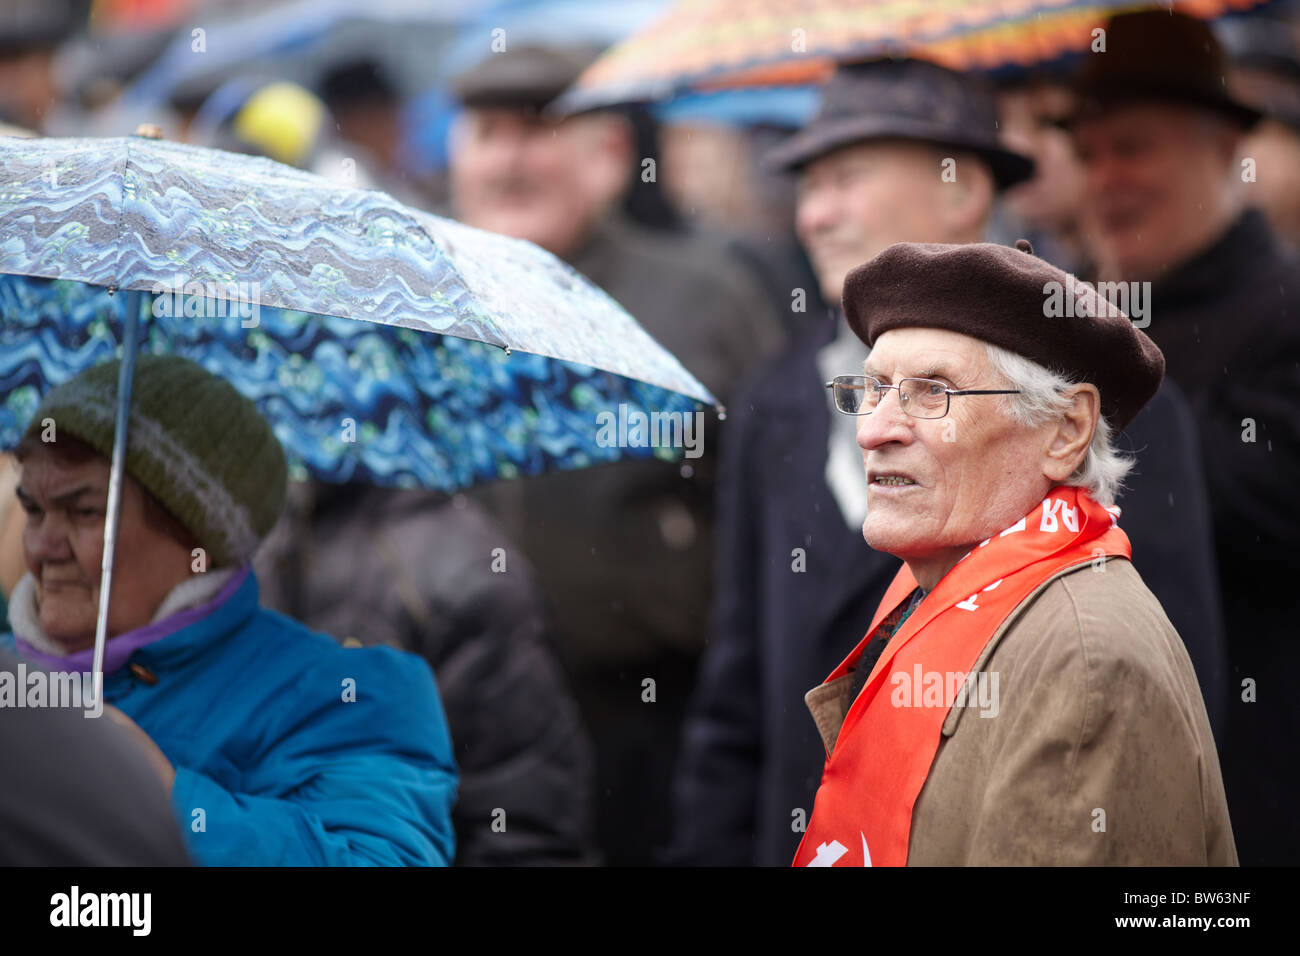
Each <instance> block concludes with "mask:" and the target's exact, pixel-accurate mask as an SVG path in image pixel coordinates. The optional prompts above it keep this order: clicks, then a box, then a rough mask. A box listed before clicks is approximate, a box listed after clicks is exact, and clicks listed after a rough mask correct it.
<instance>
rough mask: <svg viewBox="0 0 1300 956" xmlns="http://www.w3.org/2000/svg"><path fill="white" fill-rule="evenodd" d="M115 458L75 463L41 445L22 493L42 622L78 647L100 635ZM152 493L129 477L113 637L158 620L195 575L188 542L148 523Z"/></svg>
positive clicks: (28, 464) (28, 465)
mask: <svg viewBox="0 0 1300 956" xmlns="http://www.w3.org/2000/svg"><path fill="white" fill-rule="evenodd" d="M108 476H109V463H108V461H107V459H104V458H100V457H98V456H96V457H94V458H91V459H88V460H86V461H82V462H78V463H75V464H72V463H68V462H65V461H61V460H60V459H58V458H56V457H55V456H54V455H52V454H49V453H43V452H40V451H36V452H34V453H32V454H31V455H29V456H28V457H27V459H26V460H25V461H24V462H23V466H22V478H21V480H20V482H19V485H18V491H17V494H18V499H19V501H20V502H21V503H22V506H23V510H24V511H26V512H27V527H26V529H25V530H24V531H23V559H24V560H25V562H26V564H27V570H28V571H30V572H31V574H32V576H33V577H35V579H36V595H37V606H38V609H39V612H40V623H41V628H42V629H43V630H44V631H45V634H46V635H47V636H48V637H49V638H50V639H51V640H54V641H56V642H58V643H59V644H60V645H62V646H63V647H64V649H65V650H66V651H67V652H69V653H71V652H73V651H78V650H82V649H84V648H86V647H90V646H91V645H93V644H94V641H95V619H96V615H97V613H98V610H99V577H100V569H101V563H102V561H103V554H104V512H105V509H106V508H107V502H108ZM147 513H148V512H147V509H146V507H145V492H144V490H143V488H141V486H140V485H139V484H138V483H137V482H136V481H135V480H134V479H133V478H131V477H130V476H127V477H126V479H125V480H124V481H123V483H122V507H121V518H120V522H119V526H118V537H117V560H116V563H115V564H114V568H113V593H112V600H111V601H110V602H109V617H108V634H109V636H110V637H112V636H114V635H117V634H121V633H124V632H126V631H130V630H134V629H135V628H138V627H142V626H143V625H145V624H148V623H149V621H150V620H152V618H153V616H154V613H155V612H156V611H157V609H158V606H159V605H160V604H161V603H162V600H163V598H164V597H165V596H166V595H167V593H168V592H169V591H170V590H171V589H172V588H174V587H175V586H176V585H177V584H179V583H180V582H181V581H183V580H184V579H185V578H186V577H188V576H189V574H190V563H191V560H192V558H191V555H190V549H189V547H188V545H187V544H185V543H184V542H182V541H180V540H178V539H177V538H176V537H175V536H174V535H173V534H172V533H170V532H169V531H168V530H167V529H164V528H161V527H157V526H155V525H150V524H149V523H148V522H147V519H146V515H147Z"/></svg>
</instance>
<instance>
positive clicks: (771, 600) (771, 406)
mask: <svg viewBox="0 0 1300 956" xmlns="http://www.w3.org/2000/svg"><path fill="white" fill-rule="evenodd" d="M834 332H835V326H834V323H833V322H831V321H812V322H810V323H809V324H808V325H807V326H806V327H805V328H804V329H803V330H802V332H801V333H800V334H799V335H798V336H797V337H796V338H795V339H794V340H793V341H792V343H791V345H790V348H789V349H788V350H787V351H786V352H785V353H784V354H783V355H782V356H781V357H780V358H778V359H777V360H776V361H775V363H774V364H773V365H771V366H770V367H769V368H767V369H765V370H764V371H763V372H762V373H760V374H759V375H758V376H757V378H756V379H755V380H753V381H752V382H751V383H750V384H749V386H748V387H747V388H746V389H745V390H744V391H743V392H742V393H741V395H740V398H739V399H738V400H737V401H735V402H734V403H733V404H732V406H731V409H730V412H731V415H730V420H729V423H728V424H729V428H730V431H729V433H728V436H727V439H728V440H727V443H726V446H725V447H724V449H723V460H722V464H721V469H720V473H719V494H718V525H717V531H716V549H717V563H716V569H717V570H716V593H715V615H714V619H713V627H712V635H711V639H710V643H709V648H708V650H707V652H706V654H705V658H704V661H703V663H702V666H701V672H700V678H699V683H698V685H697V687H696V693H695V697H694V699H693V702H692V709H691V716H690V717H689V718H688V721H687V725H686V728H685V733H684V737H683V744H682V755H681V758H680V762H679V772H678V774H677V778H676V781H675V799H674V810H675V828H674V839H673V844H672V847H671V848H670V850H669V852H668V854H667V857H668V859H669V860H671V861H673V862H679V863H707V864H733V865H738V864H747V863H751V862H753V863H758V864H760V865H788V864H789V862H790V860H791V859H792V858H793V856H794V851H795V848H796V846H797V845H798V842H799V838H800V835H801V834H800V833H799V832H796V830H795V829H794V825H795V824H796V823H797V822H798V820H799V819H801V818H802V819H805V820H806V818H807V817H808V816H809V815H810V814H811V811H812V802H813V796H814V795H815V793H816V790H817V785H818V783H819V781H820V779H821V771H822V763H823V760H824V758H825V750H824V749H823V746H822V742H821V738H820V737H819V736H818V733H817V729H816V727H815V725H814V724H813V721H812V718H811V717H810V716H809V714H808V711H807V708H806V707H805V706H804V700H803V695H804V693H805V692H806V691H807V690H809V689H810V688H812V687H814V686H816V685H817V684H819V683H821V682H822V681H823V680H825V678H826V675H828V674H829V673H830V672H831V671H832V670H833V669H834V668H835V666H836V665H838V664H839V663H840V661H841V660H843V659H844V657H845V655H846V654H848V653H849V651H851V650H852V649H853V647H854V646H855V645H856V644H857V643H858V641H860V640H861V639H862V636H863V634H864V633H865V631H866V628H867V626H868V625H869V624H870V622H871V617H872V615H873V613H874V612H875V610H876V606H877V604H878V603H879V602H880V599H881V597H882V596H883V594H884V591H885V589H886V587H888V585H889V582H890V581H891V580H892V579H893V577H894V574H895V573H896V572H897V570H898V568H899V566H900V562H899V561H898V559H897V558H894V557H892V556H890V555H888V554H883V553H881V552H878V551H873V550H871V549H870V548H869V547H867V545H866V543H865V542H864V541H863V540H862V534H861V532H860V530H857V529H850V528H849V527H848V526H847V525H846V524H845V522H844V519H843V518H842V516H841V513H840V509H839V506H838V504H837V503H836V501H835V499H834V497H833V495H832V493H831V491H830V489H829V488H828V487H827V485H826V481H825V477H824V472H825V463H826V445H827V438H828V430H829V427H830V416H831V414H832V413H831V411H830V410H829V408H828V406H827V401H826V395H825V389H824V387H823V383H822V381H821V380H820V378H819V375H818V371H817V365H816V357H817V352H818V350H819V349H820V348H821V347H822V346H823V345H824V344H826V343H827V342H829V341H830V339H831V337H832V336H833V334H834ZM1117 442H1118V444H1119V447H1121V448H1124V449H1128V450H1134V451H1137V452H1138V459H1139V465H1138V468H1137V469H1135V472H1134V473H1133V475H1132V477H1131V478H1130V481H1129V485H1130V490H1129V491H1128V493H1127V494H1126V495H1125V496H1124V497H1123V498H1121V499H1120V501H1119V504H1120V506H1121V507H1122V508H1123V516H1122V518H1121V527H1122V528H1124V530H1125V531H1126V532H1127V533H1128V535H1129V538H1130V539H1131V541H1132V543H1133V560H1134V565H1135V567H1136V568H1137V569H1138V571H1139V572H1140V573H1141V574H1142V576H1143V579H1144V580H1145V582H1146V584H1147V586H1148V587H1149V588H1150V589H1151V590H1152V591H1153V592H1154V593H1155V595H1156V596H1157V597H1158V598H1159V599H1160V601H1161V603H1162V604H1163V605H1164V607H1165V610H1166V613H1168V615H1169V617H1170V620H1171V621H1172V622H1173V624H1174V626H1175V627H1176V628H1177V629H1178V632H1179V634H1180V635H1181V636H1182V637H1183V640H1184V642H1185V643H1186V644H1187V647H1188V651H1189V654H1190V656H1191V658H1192V662H1193V663H1194V664H1195V666H1196V669H1197V674H1198V676H1199V677H1200V679H1201V682H1202V687H1203V688H1204V689H1205V693H1206V698H1207V705H1208V709H1209V710H1210V715H1211V721H1212V723H1214V721H1215V719H1216V716H1217V715H1218V714H1221V711H1222V707H1221V706H1220V704H1219V702H1220V701H1221V698H1222V688H1223V684H1222V674H1223V668H1224V663H1223V635H1222V627H1221V623H1220V611H1219V605H1218V600H1217V595H1216V593H1215V587H1214V581H1215V577H1214V574H1215V572H1214V565H1213V554H1212V549H1211V543H1210V531H1209V516H1208V504H1207V499H1206V494H1205V488H1204V484H1203V481H1202V479H1201V476H1200V472H1199V468H1198V465H1197V451H1196V444H1195V429H1194V426H1193V425H1192V423H1191V420H1190V418H1189V416H1188V413H1187V409H1186V407H1185V403H1184V400H1183V398H1182V396H1181V395H1180V394H1179V393H1178V390H1177V389H1176V388H1175V387H1172V386H1166V387H1162V388H1161V390H1160V392H1159V393H1158V394H1157V396H1156V398H1155V399H1154V400H1153V401H1152V402H1151V404H1150V405H1149V406H1148V407H1147V408H1146V409H1144V410H1143V411H1142V412H1141V413H1140V414H1139V416H1138V417H1137V419H1136V420H1135V421H1134V422H1133V424H1132V425H1131V426H1130V428H1129V429H1128V430H1127V431H1126V432H1124V433H1123V434H1122V435H1121V436H1120V437H1119V438H1118V439H1117ZM864 480H865V479H864ZM794 548H802V549H803V550H804V556H805V560H806V570H804V571H802V572H796V571H793V570H792V561H793V560H794V558H793V556H792V549H794ZM800 811H801V812H800Z"/></svg>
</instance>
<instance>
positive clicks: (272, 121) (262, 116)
mask: <svg viewBox="0 0 1300 956" xmlns="http://www.w3.org/2000/svg"><path fill="white" fill-rule="evenodd" d="M324 118H325V104H324V103H322V102H321V101H320V99H318V98H317V97H316V96H315V95H313V94H312V93H310V92H309V91H308V90H305V89H303V88H302V87H301V86H298V85H297V84H295V83H270V84H268V85H266V86H264V87H262V88H261V89H260V90H258V91H257V92H256V93H254V94H253V95H252V96H250V97H249V98H248V102H247V103H245V104H244V105H243V107H242V108H241V109H240V111H239V113H238V114H236V116H235V123H234V127H235V132H236V133H237V134H238V135H239V136H240V137H241V138H242V139H244V140H245V141H247V142H248V143H249V145H251V146H254V147H256V148H257V149H259V150H261V151H262V152H263V153H265V154H266V155H267V156H270V157H271V158H272V159H275V160H279V161H280V162H282V163H288V164H289V165H290V166H302V165H304V164H305V163H306V161H307V159H308V158H309V157H310V156H311V153H312V149H313V148H314V147H315V145H316V140H317V137H318V136H319V135H320V128H321V124H322V122H323V121H324Z"/></svg>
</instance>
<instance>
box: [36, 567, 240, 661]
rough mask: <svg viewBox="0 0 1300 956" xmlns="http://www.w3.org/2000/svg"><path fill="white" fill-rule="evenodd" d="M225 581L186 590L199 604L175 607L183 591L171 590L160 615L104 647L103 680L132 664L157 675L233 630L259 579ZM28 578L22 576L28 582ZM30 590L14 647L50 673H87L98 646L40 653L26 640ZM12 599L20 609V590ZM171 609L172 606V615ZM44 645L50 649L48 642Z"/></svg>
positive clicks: (235, 574)
mask: <svg viewBox="0 0 1300 956" xmlns="http://www.w3.org/2000/svg"><path fill="white" fill-rule="evenodd" d="M211 573H213V574H216V573H217V572H211ZM222 578H225V580H224V581H222ZM222 578H213V579H211V580H210V582H209V585H218V590H217V591H216V593H215V594H208V593H207V592H206V591H204V590H202V589H199V588H195V587H191V588H190V589H188V590H189V591H193V592H194V594H195V595H203V596H202V597H199V598H198V601H199V603H189V605H188V606H185V607H183V608H179V607H177V605H178V604H180V603H182V602H184V593H180V589H178V590H175V591H173V592H172V593H171V594H170V595H168V597H167V598H166V599H164V601H163V604H162V605H161V606H160V608H159V612H160V616H159V617H155V619H154V620H153V621H151V622H150V623H149V624H146V625H145V626H144V627H140V628H136V629H135V630H133V631H127V632H125V633H123V634H118V635H117V636H116V637H114V638H112V639H111V640H109V641H108V643H107V644H106V645H105V647H104V674H105V676H108V675H114V674H116V673H117V672H119V671H121V670H122V669H123V667H124V665H126V664H127V662H128V661H132V660H133V661H139V662H142V663H146V664H147V665H148V667H149V668H150V669H151V670H154V671H156V670H158V669H159V668H168V667H176V666H179V665H180V664H182V663H184V662H185V661H186V660H188V659H190V658H192V657H195V656H197V655H198V654H199V653H201V652H202V651H204V650H205V649H206V648H207V646H208V645H209V644H211V643H212V641H213V640H214V639H215V638H216V637H218V636H220V635H223V634H226V633H230V632H232V631H234V630H235V629H236V628H237V627H238V626H239V625H240V624H241V623H243V622H244V621H245V620H246V619H247V618H248V617H249V616H251V615H252V613H253V612H254V611H256V610H257V606H258V593H257V579H256V578H255V577H254V576H253V574H252V571H251V569H249V568H247V567H245V568H241V569H239V570H238V571H231V572H229V573H228V574H224V575H222ZM28 580H29V578H24V581H28ZM20 584H21V582H20ZM28 591H32V594H27V592H26V591H23V592H22V600H23V602H24V603H23V606H22V607H21V608H20V609H19V611H18V613H16V614H14V615H13V623H14V631H15V641H14V643H15V646H16V649H17V650H18V652H19V654H21V655H22V656H23V657H25V658H27V659H28V660H31V661H33V662H35V663H37V664H40V665H41V666H43V667H47V668H50V669H52V670H58V671H89V670H90V669H91V667H92V666H93V660H94V648H86V649H85V650H81V651H77V652H76V653H74V654H68V655H58V654H53V653H50V652H49V650H48V649H47V650H42V649H40V647H38V646H37V642H36V641H32V640H28V639H27V637H26V634H33V633H34V632H33V630H32V628H33V627H36V628H37V629H38V630H39V625H36V624H34V623H33V622H34V620H35V619H34V615H33V614H31V613H29V611H31V610H32V607H33V606H34V605H33V598H34V582H32V583H31V584H30V585H29V586H28ZM14 597H15V599H16V600H15V603H16V605H17V602H18V599H19V598H20V589H19V588H15V589H14ZM168 608H171V611H170V613H168ZM37 641H39V638H38V639H37ZM46 644H47V646H48V642H46Z"/></svg>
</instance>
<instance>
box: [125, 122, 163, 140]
mask: <svg viewBox="0 0 1300 956" xmlns="http://www.w3.org/2000/svg"><path fill="white" fill-rule="evenodd" d="M132 135H134V136H139V137H140V138H141V139H162V138H163V135H162V127H161V126H159V125H158V124H157V123H141V124H140V125H139V126H137V127H136V128H135V133H133V134H132Z"/></svg>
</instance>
